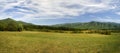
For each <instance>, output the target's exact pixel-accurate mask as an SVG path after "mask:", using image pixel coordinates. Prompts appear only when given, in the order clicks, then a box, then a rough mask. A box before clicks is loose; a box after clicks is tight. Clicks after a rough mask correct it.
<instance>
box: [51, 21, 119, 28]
mask: <svg viewBox="0 0 120 53" xmlns="http://www.w3.org/2000/svg"><path fill="white" fill-rule="evenodd" d="M53 26H54V27H68V28H76V29H93V30H96V29H103V30H104V29H106V30H109V29H110V30H120V24H119V23H113V22H96V21H91V22H85V23H66V24H57V25H53Z"/></svg>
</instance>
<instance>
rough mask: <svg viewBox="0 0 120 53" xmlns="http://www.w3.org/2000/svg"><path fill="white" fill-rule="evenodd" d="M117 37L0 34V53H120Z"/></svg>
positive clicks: (42, 33)
mask: <svg viewBox="0 0 120 53" xmlns="http://www.w3.org/2000/svg"><path fill="white" fill-rule="evenodd" d="M119 35H120V34H112V35H101V34H67V33H50V32H48V33H47V32H0V53H120V36H119Z"/></svg>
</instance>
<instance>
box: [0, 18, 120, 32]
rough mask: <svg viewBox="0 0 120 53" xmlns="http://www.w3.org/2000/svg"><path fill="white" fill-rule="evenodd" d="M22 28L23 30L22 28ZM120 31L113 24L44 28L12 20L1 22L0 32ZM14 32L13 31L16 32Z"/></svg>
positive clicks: (119, 25)
mask: <svg viewBox="0 0 120 53" xmlns="http://www.w3.org/2000/svg"><path fill="white" fill-rule="evenodd" d="M21 27H22V28H21ZM23 28H24V30H37V31H41V30H75V29H82V30H120V23H113V22H97V21H91V22H84V23H80V22H78V23H65V24H56V25H52V26H43V25H35V24H32V23H26V22H23V21H16V20H13V19H11V18H7V19H3V20H0V30H1V31H4V30H12V29H14V30H15V31H16V30H20V29H21V30H23ZM14 30H12V31H14Z"/></svg>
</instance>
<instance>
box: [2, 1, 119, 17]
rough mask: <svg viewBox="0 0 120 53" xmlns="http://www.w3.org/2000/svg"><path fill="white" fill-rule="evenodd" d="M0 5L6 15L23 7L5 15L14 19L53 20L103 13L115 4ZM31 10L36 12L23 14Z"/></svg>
mask: <svg viewBox="0 0 120 53" xmlns="http://www.w3.org/2000/svg"><path fill="white" fill-rule="evenodd" d="M117 2H118V1H117ZM0 3H1V5H0V8H1V10H0V13H1V14H6V12H5V11H6V10H8V9H14V6H19V7H25V8H17V10H19V12H16V10H15V11H14V12H11V14H6V15H5V16H11V17H14V16H15V15H17V14H20V15H21V14H22V16H23V17H24V18H25V19H26V18H36V17H37V19H38V18H40V19H54V17H55V18H57V17H59V18H60V17H61V18H62V17H66V16H79V15H83V14H86V13H96V12H103V11H107V10H111V9H115V8H116V6H115V5H113V3H115V2H113V0H9V1H8V0H0ZM26 8H27V9H26ZM30 9H31V10H30ZM32 10H36V11H37V12H35V13H33V14H29V13H24V12H34V11H32ZM12 13H14V14H12ZM3 17H4V16H3ZM41 17H50V18H41Z"/></svg>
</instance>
